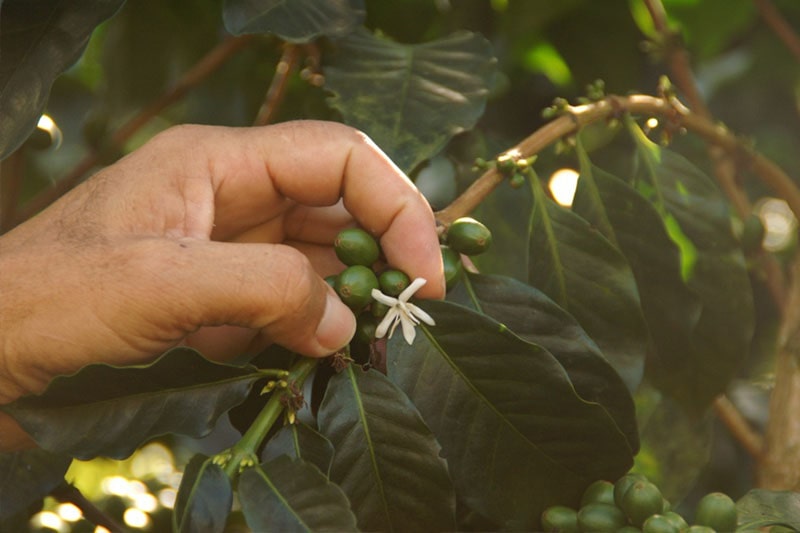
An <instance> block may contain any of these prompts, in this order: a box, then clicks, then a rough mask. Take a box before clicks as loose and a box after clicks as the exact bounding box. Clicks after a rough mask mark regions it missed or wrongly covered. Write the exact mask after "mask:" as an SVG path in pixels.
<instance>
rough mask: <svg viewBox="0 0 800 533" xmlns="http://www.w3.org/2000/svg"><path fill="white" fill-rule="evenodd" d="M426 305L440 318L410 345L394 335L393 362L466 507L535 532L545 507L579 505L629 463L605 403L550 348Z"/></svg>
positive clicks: (487, 321)
mask: <svg viewBox="0 0 800 533" xmlns="http://www.w3.org/2000/svg"><path fill="white" fill-rule="evenodd" d="M420 306H422V307H424V308H425V309H426V310H427V311H428V312H429V313H430V314H431V315H432V316H433V317H434V318H435V320H436V326H434V327H431V328H428V327H423V328H422V331H421V332H420V334H418V335H417V338H416V340H415V342H414V344H413V345H412V346H409V345H407V344H406V343H405V341H404V340H403V339H402V337H401V336H399V335H398V336H395V338H393V339H392V340H391V341H390V342H389V349H388V354H387V355H388V362H387V369H388V373H389V377H390V378H391V379H392V380H393V381H395V382H396V383H397V384H398V385H399V386H400V388H401V389H403V390H404V391H405V392H406V393H407V394H408V395H409V397H410V398H411V400H412V401H413V402H414V405H416V406H417V408H418V409H419V410H420V412H421V413H422V416H423V417H424V419H425V421H426V423H427V424H428V425H429V426H430V427H431V429H432V430H433V431H434V433H435V435H436V437H437V439H438V440H439V442H441V444H442V451H443V453H444V456H445V458H446V459H447V463H448V465H449V467H450V473H451V475H452V476H453V481H454V483H455V486H456V491H457V492H458V494H459V497H461V498H463V500H464V502H465V503H466V505H467V506H468V507H469V508H471V509H473V510H475V511H476V512H478V513H480V514H482V515H484V516H486V517H487V518H489V519H491V520H493V521H495V522H497V523H499V524H504V527H510V528H515V529H528V530H530V529H534V528H536V527H538V525H539V515H540V513H541V512H542V510H543V509H544V508H545V507H547V506H549V505H554V504H557V503H560V504H573V503H574V504H577V501H578V500H579V498H580V494H581V492H582V491H583V490H584V489H585V488H586V486H587V485H589V484H590V483H591V482H592V481H594V480H597V479H616V478H617V477H619V476H620V475H621V474H623V473H624V472H626V471H627V470H628V469H629V468H630V466H631V465H632V463H633V460H632V455H633V454H632V450H631V449H630V447H629V446H628V442H627V439H626V438H625V436H624V435H623V434H622V433H621V432H620V430H619V428H618V427H617V425H616V423H615V422H614V420H613V419H612V418H611V416H610V415H609V413H608V411H606V410H605V409H604V408H603V407H602V406H601V405H598V404H596V403H591V402H587V401H585V400H583V399H582V398H580V397H579V396H578V395H577V394H576V392H575V389H574V388H573V386H572V383H571V382H570V380H569V376H568V375H567V373H566V372H565V371H564V368H563V367H562V366H561V365H560V364H559V362H558V361H557V360H556V359H555V358H554V357H553V356H552V355H551V354H550V353H549V352H547V351H546V350H545V349H543V348H541V347H540V346H537V345H535V344H531V343H529V342H527V341H525V340H523V339H521V338H519V337H518V336H516V335H514V334H513V333H511V332H510V331H509V330H508V328H507V327H506V326H504V325H502V324H500V323H498V322H496V321H494V320H493V319H491V318H489V317H487V316H486V315H483V314H479V313H476V312H474V311H472V310H470V309H467V308H465V307H462V306H460V305H456V304H453V303H449V302H437V301H426V302H422V303H420Z"/></svg>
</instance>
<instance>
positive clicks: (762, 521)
mask: <svg viewBox="0 0 800 533" xmlns="http://www.w3.org/2000/svg"><path fill="white" fill-rule="evenodd" d="M736 510H737V512H738V514H739V529H741V530H744V529H748V530H756V529H758V528H761V527H765V526H772V525H783V526H786V527H789V528H794V529H795V530H798V531H800V493H797V492H794V491H789V490H765V489H753V490H751V491H750V492H748V493H747V494H745V495H744V496H742V497H741V498H740V499H739V501H737V502H736Z"/></svg>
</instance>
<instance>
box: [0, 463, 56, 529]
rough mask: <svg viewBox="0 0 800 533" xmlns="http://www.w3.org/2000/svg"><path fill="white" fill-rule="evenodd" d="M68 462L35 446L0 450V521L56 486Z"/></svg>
mask: <svg viewBox="0 0 800 533" xmlns="http://www.w3.org/2000/svg"><path fill="white" fill-rule="evenodd" d="M71 462H72V459H71V458H70V457H67V456H65V455H60V454H55V453H51V452H48V451H45V450H38V449H37V450H26V451H22V452H14V453H0V522H2V521H3V520H6V519H8V518H10V517H11V516H13V515H14V514H16V513H19V512H21V511H23V510H25V509H26V508H27V507H28V506H29V505H31V504H32V503H35V502H36V501H38V500H41V499H43V498H44V497H45V496H46V495H47V494H49V493H50V491H51V490H53V489H54V488H56V487H57V486H58V485H60V484H61V483H62V482H63V481H64V474H66V472H67V468H69V465H70V463H71ZM0 525H1V524H0Z"/></svg>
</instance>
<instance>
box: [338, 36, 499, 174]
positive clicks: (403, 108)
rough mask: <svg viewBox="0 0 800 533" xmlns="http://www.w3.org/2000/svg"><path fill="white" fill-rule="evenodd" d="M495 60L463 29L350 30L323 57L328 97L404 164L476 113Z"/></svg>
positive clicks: (427, 154) (431, 150)
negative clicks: (435, 33)
mask: <svg viewBox="0 0 800 533" xmlns="http://www.w3.org/2000/svg"><path fill="white" fill-rule="evenodd" d="M495 68H496V60H495V58H494V56H493V55H492V49H491V46H490V45H489V43H488V41H486V39H484V38H483V37H481V36H479V35H476V34H474V33H469V32H460V33H456V34H453V35H450V36H448V37H445V38H442V39H439V40H436V41H432V42H428V43H423V44H413V45H407V44H400V43H395V42H392V41H389V40H388V39H384V38H380V37H376V36H373V35H371V34H369V33H367V32H366V31H358V32H355V33H353V34H351V35H349V36H348V37H347V38H345V39H342V40H339V41H337V43H336V50H335V52H334V54H333V55H332V56H331V57H330V58H326V62H325V64H324V65H323V70H324V74H325V88H326V89H327V90H329V91H331V92H332V93H333V96H332V97H331V98H330V104H331V106H333V107H334V108H335V109H337V110H338V111H340V112H341V113H342V116H343V117H344V121H345V122H346V123H347V124H350V125H351V126H355V127H356V128H358V129H360V130H362V131H364V132H365V133H367V134H368V135H369V136H370V137H371V138H372V140H374V141H375V142H376V143H377V144H378V146H380V147H381V148H382V149H383V150H384V151H385V152H386V153H387V154H388V155H389V156H390V157H391V158H392V159H393V160H394V161H395V163H397V164H398V166H400V168H402V169H403V170H405V171H406V172H409V171H411V170H412V169H413V168H414V167H416V166H417V164H419V163H420V162H422V161H424V160H426V159H429V158H431V157H432V156H434V155H435V154H436V153H437V152H439V151H440V150H441V149H442V148H443V147H444V146H445V144H446V143H447V141H449V140H450V139H451V138H452V137H453V136H454V135H456V134H458V133H461V132H463V131H465V130H468V129H470V128H472V127H473V126H474V125H475V122H476V121H477V120H478V118H479V117H480V116H481V115H482V114H483V110H484V107H485V105H486V98H487V97H488V95H489V87H490V86H491V84H492V80H493V79H494V75H495Z"/></svg>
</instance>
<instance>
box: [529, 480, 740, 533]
mask: <svg viewBox="0 0 800 533" xmlns="http://www.w3.org/2000/svg"><path fill="white" fill-rule="evenodd" d="M737 518H738V517H737V511H736V504H735V503H734V502H733V500H731V498H730V497H728V496H727V495H725V494H723V493H721V492H712V493H710V494H706V495H705V496H704V497H703V498H702V499H701V500H700V501H699V502H698V504H697V507H696V509H695V515H694V521H693V525H691V526H690V525H689V523H688V522H687V521H686V519H684V517H683V516H681V515H680V514H678V513H676V512H675V511H672V510H670V505H669V502H668V501H667V500H666V499H665V498H664V496H663V495H662V494H661V490H660V489H659V488H658V487H657V486H656V485H655V484H653V483H651V482H650V481H648V479H647V478H646V477H645V476H643V475H641V474H633V473H630V474H626V475H625V476H623V477H621V478H620V479H619V480H617V482H616V483H611V482H610V481H595V482H594V483H592V484H591V485H589V487H588V488H587V489H586V490H585V491H584V493H583V496H582V497H581V504H580V508H579V509H577V510H576V509H573V508H570V507H566V506H562V505H556V506H553V507H549V508H547V509H545V510H544V512H543V513H542V531H560V532H563V533H584V532H592V533H605V532H609V533H636V532H640V533H715V532H717V533H723V532H726V533H727V532H732V531H736V522H737Z"/></svg>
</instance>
